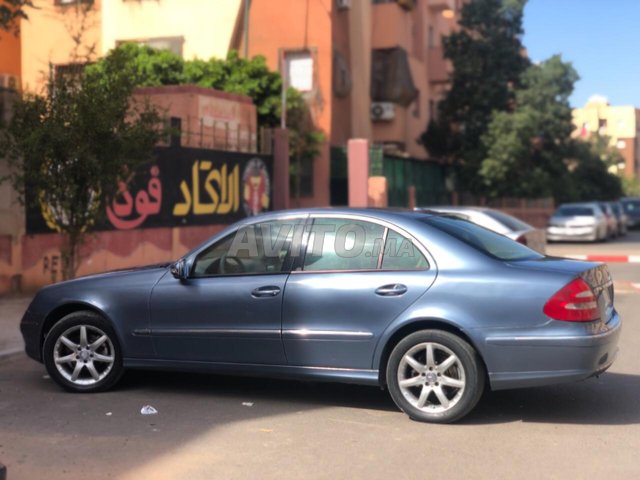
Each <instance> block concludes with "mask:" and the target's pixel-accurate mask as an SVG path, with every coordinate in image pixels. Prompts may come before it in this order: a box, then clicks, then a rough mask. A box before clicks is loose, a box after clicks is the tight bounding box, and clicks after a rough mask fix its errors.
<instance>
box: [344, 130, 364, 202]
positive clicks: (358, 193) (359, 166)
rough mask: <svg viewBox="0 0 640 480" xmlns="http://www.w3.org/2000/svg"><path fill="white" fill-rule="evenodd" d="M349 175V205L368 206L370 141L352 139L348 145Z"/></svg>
mask: <svg viewBox="0 0 640 480" xmlns="http://www.w3.org/2000/svg"><path fill="white" fill-rule="evenodd" d="M347 175H348V177H349V206H350V207H361V208H363V207H367V206H368V204H369V141H368V140H365V139H360V138H356V139H351V140H349V144H348V146H347Z"/></svg>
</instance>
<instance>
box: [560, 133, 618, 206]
mask: <svg viewBox="0 0 640 480" xmlns="http://www.w3.org/2000/svg"><path fill="white" fill-rule="evenodd" d="M603 138H606V137H600V138H599V136H598V135H595V136H592V137H591V138H590V139H589V141H583V140H574V141H573V142H572V145H571V160H570V161H569V171H570V173H569V177H568V181H567V183H566V188H565V189H564V191H562V192H559V195H558V196H557V200H558V201H561V202H562V201H592V200H616V199H618V198H620V197H621V196H622V194H623V190H622V181H621V179H620V177H618V176H617V175H615V174H612V173H610V172H609V165H608V164H607V156H608V155H611V157H609V160H611V161H615V160H614V159H615V158H619V159H621V158H622V157H620V154H619V152H617V151H615V150H613V149H612V148H611V147H610V146H609V144H608V142H603Z"/></svg>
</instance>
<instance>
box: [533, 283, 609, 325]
mask: <svg viewBox="0 0 640 480" xmlns="http://www.w3.org/2000/svg"><path fill="white" fill-rule="evenodd" d="M544 313H545V315H547V316H549V317H551V318H553V319H554V320H563V321H565V322H591V321H593V320H598V319H599V318H600V310H599V309H598V302H597V300H596V296H595V294H594V293H593V290H591V287H589V285H587V282H585V281H584V280H583V279H582V278H576V279H575V280H573V281H572V282H571V283H569V284H567V285H565V286H564V287H563V288H562V289H560V290H558V291H557V292H556V293H555V294H554V295H553V297H551V298H550V299H549V301H548V302H547V303H546V304H545V306H544Z"/></svg>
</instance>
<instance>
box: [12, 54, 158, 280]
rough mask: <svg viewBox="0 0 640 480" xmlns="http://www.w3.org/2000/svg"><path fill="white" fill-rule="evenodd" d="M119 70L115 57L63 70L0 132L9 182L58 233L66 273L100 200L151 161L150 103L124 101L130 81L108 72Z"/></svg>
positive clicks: (121, 63) (153, 119)
mask: <svg viewBox="0 0 640 480" xmlns="http://www.w3.org/2000/svg"><path fill="white" fill-rule="evenodd" d="M111 68H112V69H113V70H112V71H111V70H110V69H111ZM126 68H127V64H126V59H125V58H124V57H117V58H114V59H113V62H112V63H111V64H110V66H109V69H107V70H106V73H105V74H102V75H95V74H93V73H87V74H86V75H83V74H80V75H79V76H77V77H65V76H62V77H60V78H58V79H56V80H55V81H54V82H53V83H51V84H49V85H48V87H49V91H50V92H51V94H50V95H47V96H41V95H33V94H26V95H25V96H24V97H23V98H22V99H21V100H19V101H18V102H17V104H16V106H15V109H14V114H13V117H12V119H11V121H10V123H9V124H8V126H7V127H6V129H5V130H3V131H2V132H0V151H3V152H5V155H6V157H7V159H8V162H9V166H10V169H11V172H12V173H11V175H10V177H9V180H10V182H11V184H12V185H13V187H14V188H15V189H16V190H17V191H18V193H19V194H20V197H21V199H22V201H23V202H29V203H31V204H34V205H37V206H39V207H41V208H43V211H44V212H46V214H45V219H46V220H47V223H48V224H49V225H50V226H51V227H53V228H55V229H56V230H57V231H59V232H60V233H62V234H63V236H64V237H65V240H66V242H65V247H64V249H63V251H62V254H63V259H64V260H65V261H64V262H63V263H64V269H65V271H64V272H63V274H64V276H65V277H66V278H69V277H73V276H74V275H75V272H76V270H77V267H78V263H79V248H80V246H81V245H82V244H83V242H84V240H85V236H86V234H87V231H88V230H89V229H90V228H91V226H92V225H94V224H96V222H98V221H100V219H101V218H102V215H103V212H104V208H102V207H101V205H102V200H103V199H108V198H110V197H111V196H112V195H113V194H115V189H116V188H117V185H118V181H128V180H129V177H130V176H131V175H132V173H133V172H134V171H135V169H136V167H137V166H138V165H141V164H142V163H145V162H147V161H149V160H150V158H151V154H152V149H153V147H154V145H155V144H156V143H157V141H158V140H159V139H160V136H161V134H162V132H161V131H160V129H159V128H158V127H159V125H161V118H160V116H159V115H158V114H157V112H156V111H155V110H154V109H153V108H151V107H150V106H149V105H142V104H137V105H134V106H132V105H131V102H130V96H131V92H132V89H133V87H134V85H133V83H132V81H131V79H130V78H129V77H128V76H127V75H121V74H113V72H125V71H126Z"/></svg>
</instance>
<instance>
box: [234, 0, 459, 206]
mask: <svg viewBox="0 0 640 480" xmlns="http://www.w3.org/2000/svg"><path fill="white" fill-rule="evenodd" d="M461 3H462V2H461V1H458V0H332V1H325V0H305V1H296V2H291V1H289V0H252V1H251V8H250V12H249V19H248V21H247V22H246V27H247V28H246V31H244V32H243V34H242V35H237V36H236V39H237V40H238V43H237V44H235V45H233V46H234V47H236V48H238V49H239V50H240V51H241V52H242V51H245V50H246V51H248V53H249V55H250V56H253V55H264V56H265V57H266V58H267V61H268V63H269V65H270V67H271V68H273V69H278V70H279V71H280V72H281V73H282V74H283V76H284V77H285V79H286V82H287V84H288V85H291V86H293V87H296V88H297V89H299V90H301V91H302V92H303V93H304V95H305V97H306V98H307V101H308V103H309V105H310V107H311V111H312V114H313V118H314V121H315V123H316V125H317V126H318V127H319V128H320V129H321V130H322V131H323V132H324V133H325V135H326V138H327V143H326V145H325V146H324V147H325V148H323V150H322V152H321V155H320V158H318V159H316V161H314V162H313V164H312V165H309V166H308V168H310V169H311V171H308V172H305V174H306V175H311V176H312V180H311V181H309V182H308V184H309V185H310V186H311V188H310V189H309V191H307V192H303V193H304V194H305V198H303V199H302V200H301V202H300V204H301V205H303V206H305V205H327V204H329V203H330V200H329V182H330V176H331V172H330V155H331V147H343V146H344V145H346V142H347V141H348V139H350V138H365V139H368V140H369V141H370V142H371V143H373V144H379V145H383V147H384V148H385V151H389V152H392V153H394V154H397V155H400V156H403V157H410V158H414V159H421V160H427V154H426V151H425V150H424V148H423V147H422V146H421V145H420V144H419V143H418V138H419V136H420V134H421V133H422V132H423V131H424V129H425V127H426V125H427V123H428V121H429V118H430V117H432V116H433V115H435V111H436V107H435V106H436V104H437V102H438V100H439V99H440V98H441V97H442V95H443V93H444V89H445V88H446V83H447V80H448V72H449V70H450V65H449V64H448V62H446V61H445V60H444V58H443V52H442V43H441V38H442V36H443V35H446V34H448V33H449V32H450V31H451V30H452V29H453V28H455V26H456V18H457V12H459V9H460V8H461Z"/></svg>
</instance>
